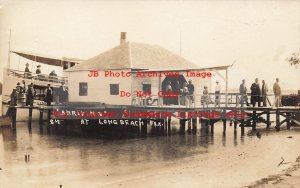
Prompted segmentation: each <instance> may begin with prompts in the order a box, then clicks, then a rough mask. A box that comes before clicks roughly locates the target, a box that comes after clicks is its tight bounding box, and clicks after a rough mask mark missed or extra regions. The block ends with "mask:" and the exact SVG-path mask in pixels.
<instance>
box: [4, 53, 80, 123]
mask: <svg viewBox="0 0 300 188" xmlns="http://www.w3.org/2000/svg"><path fill="white" fill-rule="evenodd" d="M11 56H17V58H18V59H19V61H18V62H16V61H11V59H12V58H11ZM9 57H10V58H9V60H10V61H9V63H8V66H7V68H3V87H2V104H3V105H2V114H3V115H5V113H6V111H7V108H8V104H9V102H10V94H11V92H12V90H13V89H15V88H16V86H17V84H18V83H20V86H21V87H23V88H25V89H27V87H28V85H29V84H31V83H32V84H33V88H34V90H35V92H36V95H35V98H34V106H40V105H45V102H44V98H45V89H46V88H47V85H48V84H50V85H51V88H52V90H53V91H55V89H57V88H59V87H60V86H61V85H62V84H63V85H64V87H65V88H68V79H67V77H66V76H64V75H63V70H67V69H68V68H70V67H73V66H75V65H76V64H79V63H80V62H82V61H83V60H81V59H77V58H67V57H62V58H55V57H49V56H45V55H41V54H38V53H34V52H25V51H10V52H9ZM16 64H17V65H16ZM26 64H27V66H28V67H30V69H31V70H30V72H25V69H23V70H20V68H19V67H25V65H26ZM37 65H39V66H42V67H47V68H48V70H50V68H51V70H53V69H55V70H58V71H57V72H61V73H62V74H60V75H59V74H57V75H49V74H36V73H35V69H34V66H37ZM16 67H18V68H17V69H16ZM33 70H34V71H33ZM54 102H57V103H58V102H59V101H58V99H55V98H54ZM25 103H26V96H25V93H23V94H19V96H18V105H20V106H24V105H26V104H25ZM24 113H25V111H24ZM27 113H28V112H26V114H24V115H23V116H22V114H23V113H18V115H19V114H20V115H19V116H18V119H17V121H23V120H27V118H28V117H26V115H27ZM35 113H37V112H35ZM37 117H38V114H33V119H37Z"/></svg>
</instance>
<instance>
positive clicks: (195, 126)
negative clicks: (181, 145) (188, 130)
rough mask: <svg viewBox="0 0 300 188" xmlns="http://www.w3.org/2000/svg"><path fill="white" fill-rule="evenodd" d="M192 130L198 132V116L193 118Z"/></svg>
mask: <svg viewBox="0 0 300 188" xmlns="http://www.w3.org/2000/svg"><path fill="white" fill-rule="evenodd" d="M192 131H193V133H196V132H197V118H193V119H192Z"/></svg>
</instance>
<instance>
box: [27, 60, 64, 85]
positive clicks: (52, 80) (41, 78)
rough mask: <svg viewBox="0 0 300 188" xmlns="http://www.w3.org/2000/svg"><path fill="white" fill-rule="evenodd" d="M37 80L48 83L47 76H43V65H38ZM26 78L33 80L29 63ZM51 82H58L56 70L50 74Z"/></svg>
mask: <svg viewBox="0 0 300 188" xmlns="http://www.w3.org/2000/svg"><path fill="white" fill-rule="evenodd" d="M35 74H36V76H37V77H36V79H38V80H41V81H46V80H47V79H46V77H45V75H43V74H42V70H41V65H37V68H36V71H35ZM24 77H25V78H29V79H31V78H33V76H32V74H31V71H30V70H29V63H26V67H25V71H24ZM49 81H50V82H58V78H57V74H56V73H55V70H52V71H51V72H50V74H49Z"/></svg>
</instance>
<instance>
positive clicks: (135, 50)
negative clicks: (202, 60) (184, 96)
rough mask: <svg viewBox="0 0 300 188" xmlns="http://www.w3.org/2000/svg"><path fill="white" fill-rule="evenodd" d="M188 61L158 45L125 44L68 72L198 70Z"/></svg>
mask: <svg viewBox="0 0 300 188" xmlns="http://www.w3.org/2000/svg"><path fill="white" fill-rule="evenodd" d="M198 68H199V67H198V66H197V65H195V64H193V63H191V62H189V61H188V60H186V59H184V58H182V57H180V56H178V55H176V54H175V53H172V52H170V51H169V50H167V49H165V48H162V47H160V46H157V45H150V44H142V43H135V42H124V43H122V44H120V45H119V46H116V47H114V48H112V49H110V50H108V51H105V52H103V53H101V54H99V55H97V56H95V57H93V58H91V59H88V60H86V61H84V62H82V63H80V64H78V65H76V66H74V67H71V68H69V69H68V70H66V71H82V70H122V69H134V70H154V69H155V70H174V69H198Z"/></svg>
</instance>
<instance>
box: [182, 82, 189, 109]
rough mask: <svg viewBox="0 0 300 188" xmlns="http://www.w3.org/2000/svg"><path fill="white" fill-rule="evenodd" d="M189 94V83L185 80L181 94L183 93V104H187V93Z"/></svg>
mask: <svg viewBox="0 0 300 188" xmlns="http://www.w3.org/2000/svg"><path fill="white" fill-rule="evenodd" d="M188 94H189V89H188V87H187V83H186V82H184V83H183V86H182V89H181V95H182V101H181V102H182V103H181V104H182V105H187V95H188Z"/></svg>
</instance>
